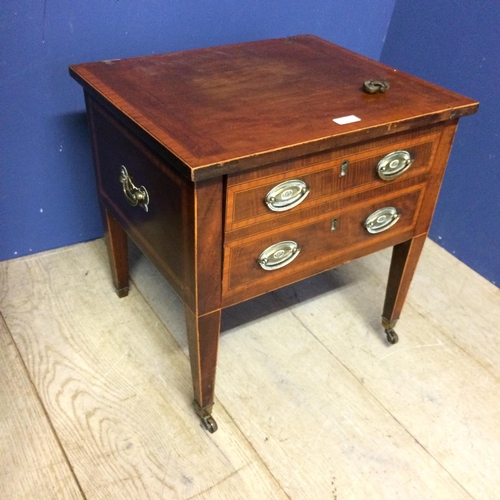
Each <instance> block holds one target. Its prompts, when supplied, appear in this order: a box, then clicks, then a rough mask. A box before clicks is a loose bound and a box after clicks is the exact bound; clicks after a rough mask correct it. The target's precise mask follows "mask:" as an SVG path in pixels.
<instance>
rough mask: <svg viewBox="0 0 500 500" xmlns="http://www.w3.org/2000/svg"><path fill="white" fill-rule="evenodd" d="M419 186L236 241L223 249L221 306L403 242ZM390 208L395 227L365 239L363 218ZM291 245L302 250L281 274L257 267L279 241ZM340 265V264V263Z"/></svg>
mask: <svg viewBox="0 0 500 500" xmlns="http://www.w3.org/2000/svg"><path fill="white" fill-rule="evenodd" d="M421 198H422V186H418V185H417V186H412V187H411V188H408V189H407V190H406V191H403V192H402V193H399V196H395V195H394V194H393V196H392V197H387V198H385V199H384V198H381V199H372V200H370V202H365V204H364V205H363V204H359V205H353V206H350V207H349V208H348V209H344V210H343V211H342V210H340V211H338V212H337V211H332V212H330V213H326V214H322V215H321V217H317V218H316V219H315V220H312V221H306V222H305V223H302V224H300V225H299V224H295V225H289V226H288V227H286V228H283V229H280V230H277V231H274V232H273V233H267V234H264V235H258V236H257V237H255V236H254V237H249V238H247V239H246V240H237V241H235V242H231V243H228V244H226V246H225V255H224V266H225V268H224V272H225V275H224V280H223V286H224V288H223V293H224V295H223V296H224V304H225V305H226V304H227V302H226V301H231V300H232V296H236V295H237V296H238V297H239V298H240V300H241V298H242V297H244V298H250V297H252V296H256V295H259V294H260V293H265V292H267V291H269V290H273V289H276V288H278V287H279V286H283V285H286V284H290V283H293V282H295V281H298V280H299V279H303V278H305V277H308V276H310V275H311V274H316V273H318V272H321V271H326V270H328V269H331V268H332V267H334V265H339V264H341V263H343V262H342V260H341V259H342V257H343V258H344V262H345V261H349V260H352V259H353V255H354V254H355V252H356V251H357V250H359V252H360V253H361V254H363V253H365V254H366V253H369V252H370V251H372V248H373V246H374V245H376V244H377V243H379V242H384V246H390V245H392V244H396V242H401V241H404V238H405V236H406V235H408V234H412V232H413V227H414V224H415V220H416V217H417V214H418V210H419V208H420V203H421ZM387 206H393V207H396V208H397V210H399V211H400V213H401V217H400V219H399V220H398V222H397V223H396V224H395V225H394V226H393V227H391V228H390V229H388V230H387V231H384V232H382V233H380V234H370V233H368V231H367V230H366V228H365V227H364V225H363V223H364V221H365V219H366V218H367V217H368V216H370V215H371V214H372V213H374V212H375V211H376V210H379V209H381V208H383V207H387ZM334 218H336V219H337V221H338V223H337V229H336V230H335V231H331V225H332V220H333V219H334ZM289 240H291V241H294V242H296V243H297V244H298V245H299V246H300V248H301V250H300V253H299V254H298V256H297V257H296V258H295V260H293V262H291V263H290V264H288V265H286V266H285V267H283V268H281V269H276V270H272V271H266V270H263V269H262V268H261V266H260V265H259V264H258V262H257V259H258V258H259V255H260V254H261V252H263V251H264V250H265V249H266V248H268V247H269V246H271V245H273V244H276V243H279V242H281V241H289ZM339 260H340V261H339Z"/></svg>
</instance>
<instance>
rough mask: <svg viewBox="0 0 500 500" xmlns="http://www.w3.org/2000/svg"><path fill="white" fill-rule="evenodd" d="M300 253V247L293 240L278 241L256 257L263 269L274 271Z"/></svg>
mask: <svg viewBox="0 0 500 500" xmlns="http://www.w3.org/2000/svg"><path fill="white" fill-rule="evenodd" d="M299 253H300V247H299V245H298V244H297V243H295V241H280V242H279V243H275V244H274V245H271V246H270V247H268V248H266V249H265V250H264V251H263V252H262V253H261V254H260V256H259V258H258V259H257V262H258V263H259V265H260V267H262V269H264V270H265V271H274V270H275V269H280V268H282V267H285V266H286V265H288V264H290V262H292V261H293V260H294V259H295V258H296V257H297V255H299Z"/></svg>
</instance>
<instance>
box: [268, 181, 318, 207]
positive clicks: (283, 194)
mask: <svg viewBox="0 0 500 500" xmlns="http://www.w3.org/2000/svg"><path fill="white" fill-rule="evenodd" d="M309 190H310V189H309V186H308V185H307V184H306V183H305V182H304V181H301V180H298V179H292V180H288V181H285V182H282V183H281V184H278V185H277V186H274V187H273V188H272V189H271V191H269V193H267V195H266V197H265V198H264V202H265V204H266V205H267V206H268V207H269V209H270V210H272V211H273V212H284V211H285V210H290V209H291V208H293V207H296V206H297V205H299V204H300V203H302V202H303V201H304V200H305V199H306V197H307V195H308V194H309Z"/></svg>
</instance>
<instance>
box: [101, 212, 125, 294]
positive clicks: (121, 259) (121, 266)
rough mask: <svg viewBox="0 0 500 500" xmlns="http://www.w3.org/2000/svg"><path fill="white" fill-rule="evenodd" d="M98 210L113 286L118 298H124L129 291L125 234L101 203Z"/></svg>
mask: <svg viewBox="0 0 500 500" xmlns="http://www.w3.org/2000/svg"><path fill="white" fill-rule="evenodd" d="M100 208H101V215H102V225H103V228H104V241H105V242H106V247H107V249H108V259H109V265H110V268H111V277H112V280H113V285H114V286H115V291H116V293H117V295H118V297H125V296H127V295H128V290H129V282H128V241H127V233H126V232H125V230H124V229H123V228H122V226H120V224H118V222H117V220H116V219H115V218H114V217H113V216H112V215H111V214H110V213H109V211H108V210H107V208H106V207H105V206H104V205H103V204H102V203H101V207H100Z"/></svg>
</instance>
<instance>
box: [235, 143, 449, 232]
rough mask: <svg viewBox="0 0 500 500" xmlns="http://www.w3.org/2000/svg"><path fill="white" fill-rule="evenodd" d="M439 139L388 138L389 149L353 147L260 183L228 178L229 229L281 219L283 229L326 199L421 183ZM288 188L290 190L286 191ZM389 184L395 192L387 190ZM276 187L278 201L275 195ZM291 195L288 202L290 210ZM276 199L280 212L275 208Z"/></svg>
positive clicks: (270, 177)
mask: <svg viewBox="0 0 500 500" xmlns="http://www.w3.org/2000/svg"><path fill="white" fill-rule="evenodd" d="M439 135H440V134H439V133H433V134H427V135H425V136H421V137H416V138H403V139H401V138H396V139H394V138H393V139H387V140H386V141H385V142H386V143H387V144H383V145H382V146H376V147H374V145H373V144H368V145H367V146H365V147H364V149H361V151H356V152H353V151H352V148H351V150H344V151H338V152H336V153H335V156H336V158H335V159H330V160H328V161H321V158H324V155H322V156H320V157H319V163H317V164H314V165H307V166H302V167H301V168H296V169H294V170H291V171H287V172H281V170H280V173H278V174H276V173H274V174H273V175H268V176H265V175H264V176H262V177H260V178H253V174H252V173H249V174H248V175H247V176H245V175H238V176H236V177H235V179H234V180H233V179H231V177H229V179H228V190H227V205H226V230H227V231H233V230H237V229H242V228H245V227H248V226H253V225H259V224H260V225H262V223H263V222H265V221H271V225H272V224H276V222H275V221H276V219H277V218H280V224H282V225H283V224H287V223H288V221H289V220H290V221H291V220H293V219H294V218H295V219H296V218H297V213H298V212H302V211H308V210H309V211H310V210H311V209H313V207H315V206H317V205H321V204H323V203H324V202H325V200H335V199H340V198H342V197H344V196H352V195H353V194H355V193H359V194H360V196H359V197H362V194H363V193H364V192H368V191H370V190H373V189H377V188H380V189H385V190H393V191H394V190H396V189H398V187H397V184H398V183H401V182H403V183H406V184H408V182H409V181H410V182H411V179H415V182H420V179H421V176H422V174H424V173H426V172H428V170H429V168H430V165H431V163H432V159H433V157H434V154H435V151H436V148H437V144H438V139H439ZM391 155H392V156H391ZM407 157H408V158H409V160H408V161H406V158H407ZM310 161H313V159H311V160H310ZM297 163H300V161H297ZM377 167H378V168H377ZM276 169H278V170H279V169H280V166H279V165H277V166H276V167H275V170H274V172H276ZM299 182H300V183H301V184H302V185H304V186H306V188H304V190H303V191H304V195H302V196H301V194H300V193H297V189H296V188H294V183H299ZM287 183H289V185H290V189H287ZM388 185H391V186H392V187H390V188H387V186H388ZM276 188H278V197H276V195H273V193H274V191H275V190H276ZM306 190H307V191H306ZM283 194H284V195H285V196H283ZM287 196H288V199H289V200H290V203H288V205H287V199H286V198H287ZM368 196H370V195H368ZM368 196H367V197H368ZM280 197H281V198H280ZM273 198H274V199H275V203H276V204H277V207H273V206H272V201H273ZM283 198H284V199H283ZM365 199H366V198H365ZM270 200H271V202H270Z"/></svg>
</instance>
